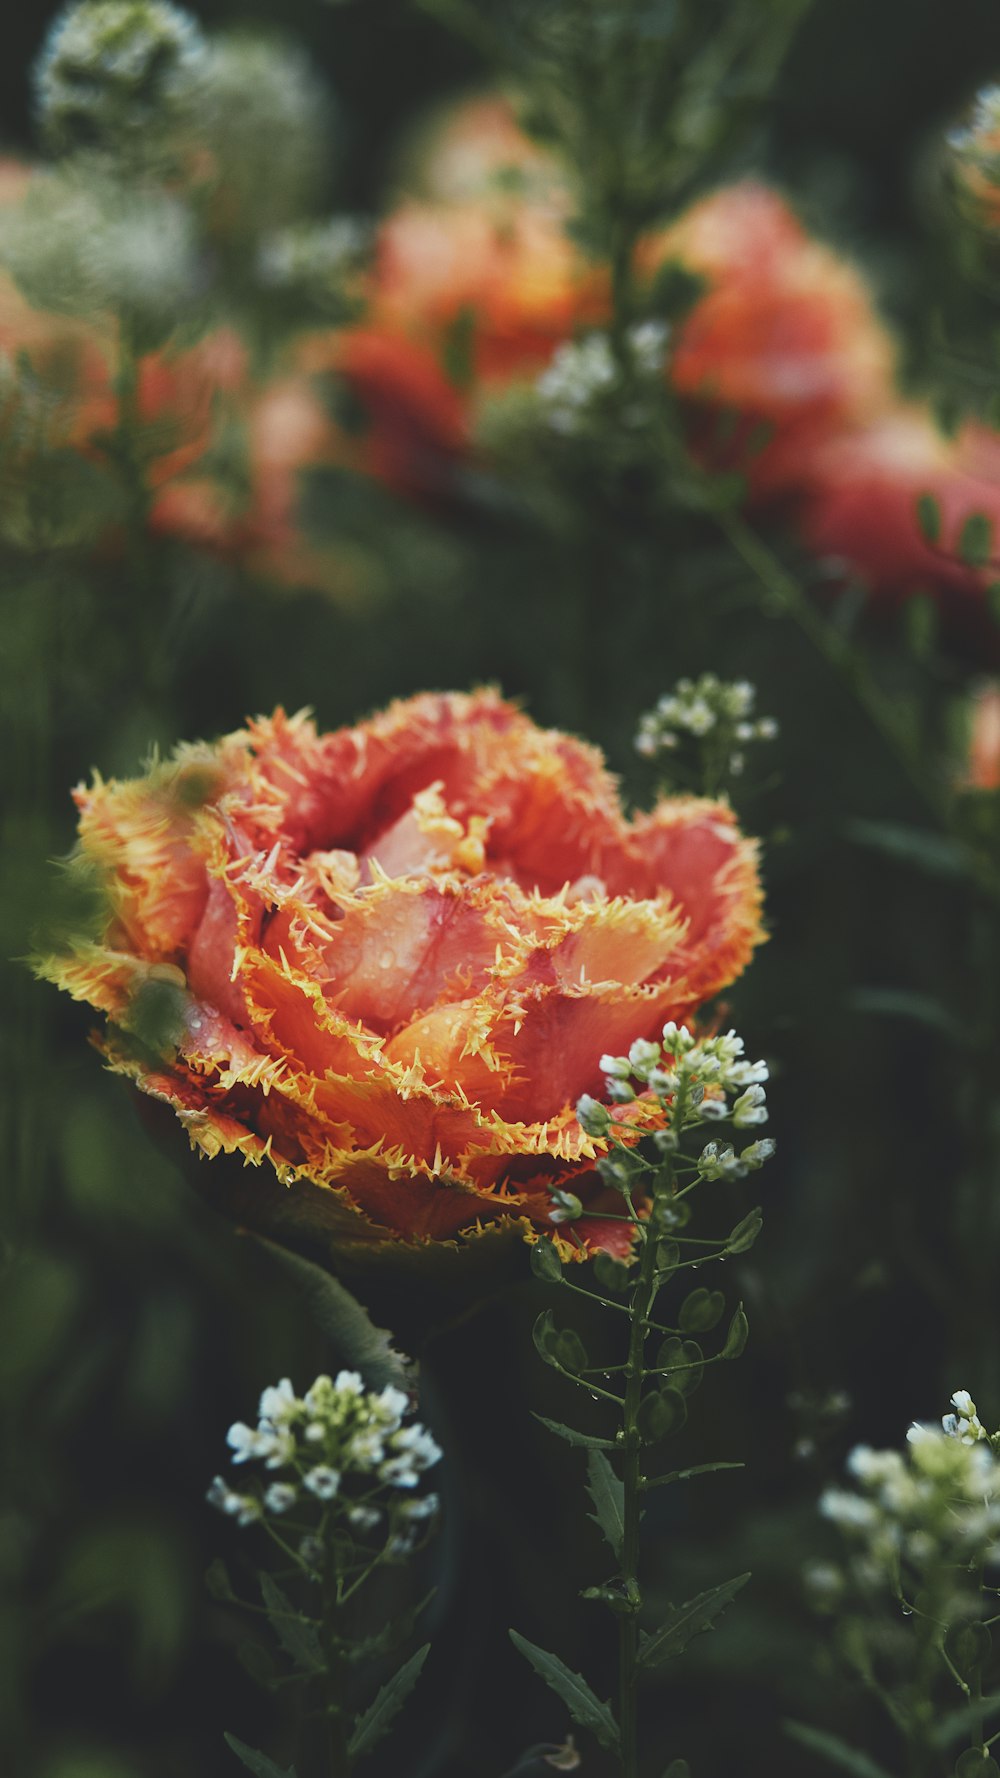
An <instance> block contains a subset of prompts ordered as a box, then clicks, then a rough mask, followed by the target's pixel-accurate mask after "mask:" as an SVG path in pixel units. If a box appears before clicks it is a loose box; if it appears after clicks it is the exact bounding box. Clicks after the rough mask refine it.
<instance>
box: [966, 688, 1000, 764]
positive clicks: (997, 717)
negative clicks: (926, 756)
mask: <svg viewBox="0 0 1000 1778" xmlns="http://www.w3.org/2000/svg"><path fill="white" fill-rule="evenodd" d="M969 715H970V718H971V723H970V734H969V763H968V769H967V771H966V773H965V776H964V778H962V780H961V783H960V788H961V789H963V790H987V791H991V790H1000V682H998V681H997V680H996V679H986V680H984V681H983V682H982V684H981V685H977V686H976V687H975V688H974V690H973V691H972V692H971V693H970V696H969Z"/></svg>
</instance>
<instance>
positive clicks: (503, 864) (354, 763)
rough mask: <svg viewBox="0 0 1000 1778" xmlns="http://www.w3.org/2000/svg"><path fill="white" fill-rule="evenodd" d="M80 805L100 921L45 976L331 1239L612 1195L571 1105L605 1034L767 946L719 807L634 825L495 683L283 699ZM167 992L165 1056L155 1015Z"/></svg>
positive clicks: (682, 1012)
mask: <svg viewBox="0 0 1000 1778" xmlns="http://www.w3.org/2000/svg"><path fill="white" fill-rule="evenodd" d="M77 802H78V804H79V808H80V833H81V846H82V850H83V853H84V855H85V856H86V857H87V858H88V859H89V860H91V861H93V862H94V863H95V864H96V865H97V866H98V867H100V869H101V870H102V871H103V872H104V874H105V880H106V883H107V887H108V893H109V896H110V908H111V913H110V917H109V921H108V925H107V930H106V932H105V934H104V936H103V941H102V942H100V943H95V944H80V945H78V946H76V947H75V948H74V950H73V951H72V953H70V954H68V955H62V956H56V957H51V958H49V959H47V960H46V961H45V962H44V963H43V964H42V965H41V969H42V973H43V974H45V975H46V976H47V977H48V978H49V979H50V980H52V981H54V982H56V983H58V984H59V985H60V986H61V987H63V988H65V989H67V990H68V991H69V992H70V993H71V994H72V995H73V996H74V997H75V998H77V999H79V1000H84V1001H88V1002H89V1003H90V1004H91V1005H92V1006H94V1007H97V1008H98V1009H100V1010H101V1011H102V1012H103V1013H105V1014H106V1015H107V1018H108V1025H107V1027H106V1029H105V1031H104V1033H103V1035H102V1037H101V1039H100V1047H101V1048H102V1050H103V1052H104V1054H105V1056H106V1057H107V1059H108V1062H109V1063H110V1065H111V1066H112V1067H113V1068H115V1069H117V1070H120V1071H121V1072H124V1073H126V1074H128V1075H130V1076H131V1077H132V1078H133V1079H134V1080H135V1081H136V1083H137V1084H138V1085H139V1087H141V1088H142V1090H143V1091H144V1092H146V1093H149V1094H151V1095H153V1097H154V1098H156V1099H159V1100H162V1101H165V1102H166V1103H167V1104H168V1105H170V1106H172V1107H173V1108H174V1110H175V1111H176V1113H177V1115H178V1117H179V1118H180V1120H181V1122H182V1124H183V1125H184V1127H185V1128H186V1130H187V1132H188V1135H189V1137H190V1140H191V1142H192V1144H193V1145H194V1146H195V1148H197V1149H199V1150H201V1152H202V1153H203V1154H206V1155H210V1156H211V1155H216V1154H219V1153H220V1152H225V1153H237V1154H240V1155H242V1157H243V1159H244V1161H246V1162H252V1163H254V1164H255V1165H260V1164H261V1163H263V1162H269V1163H270V1164H271V1166H272V1167H273V1168H274V1170H275V1172H276V1173H277V1176H278V1179H279V1180H280V1181H281V1182H282V1183H283V1184H284V1185H285V1186H287V1188H288V1190H287V1192H286V1193H285V1194H282V1198H283V1205H284V1208H283V1210H282V1214H283V1215H285V1216H287V1217H288V1218H291V1219H293V1220H296V1221H299V1222H301V1223H302V1224H303V1225H304V1226H306V1227H308V1228H310V1229H311V1230H312V1231H313V1232H314V1233H316V1234H320V1235H322V1234H324V1233H325V1234H326V1235H328V1236H329V1237H330V1239H331V1240H332V1241H333V1242H334V1244H335V1245H338V1246H340V1247H341V1248H351V1249H355V1250H356V1249H358V1248H359V1247H360V1248H364V1247H370V1246H371V1245H372V1244H374V1243H379V1242H385V1241H393V1242H396V1243H398V1242H399V1241H400V1240H402V1241H403V1242H411V1243H412V1242H416V1243H420V1242H427V1241H442V1240H449V1239H451V1238H453V1237H455V1236H458V1235H460V1234H471V1233H473V1232H475V1231H477V1230H481V1229H482V1228H483V1227H485V1226H487V1225H494V1224H497V1223H507V1224H510V1223H514V1224H519V1225H520V1226H521V1227H522V1229H523V1230H524V1232H525V1233H527V1234H528V1235H529V1236H531V1235H532V1233H533V1231H534V1230H535V1229H537V1228H539V1227H547V1228H549V1229H550V1232H551V1225H550V1224H549V1222H548V1215H549V1208H550V1203H549V1192H550V1190H551V1189H552V1188H553V1187H556V1186H560V1185H565V1183H566V1182H567V1181H572V1184H573V1190H574V1191H575V1192H577V1193H578V1194H580V1195H581V1196H582V1197H583V1198H584V1200H585V1202H586V1203H587V1204H588V1206H590V1207H591V1208H596V1209H598V1210H599V1209H600V1208H602V1207H603V1205H606V1204H607V1203H608V1202H613V1201H615V1200H613V1199H611V1200H609V1199H608V1198H607V1196H603V1197H602V1187H601V1182H600V1180H599V1178H598V1176H597V1175H596V1174H595V1172H594V1163H595V1159H596V1158H597V1157H598V1156H599V1155H600V1154H601V1153H602V1152H603V1151H604V1148H605V1146H606V1145H605V1143H604V1141H603V1140H602V1139H600V1138H593V1137H590V1136H588V1135H587V1134H586V1133H585V1132H584V1131H583V1130H582V1129H581V1127H580V1125H579V1123H578V1122H577V1119H576V1115H575V1110H574V1107H575V1104H576V1101H577V1099H578V1097H579V1095H580V1094H581V1093H583V1092H585V1091H591V1090H595V1089H596V1090H598V1091H600V1090H601V1079H602V1077H601V1074H600V1069H599V1067H598V1059H599V1057H600V1055H601V1053H602V1051H604V1050H607V1049H611V1050H612V1051H617V1050H620V1049H622V1048H623V1047H626V1048H627V1046H628V1044H629V1043H630V1042H631V1040H632V1039H633V1038H635V1037H637V1036H647V1035H652V1034H654V1033H655V1032H656V1031H657V1030H658V1028H659V1027H660V1026H661V1025H662V1024H663V1023H664V1021H665V1020H666V1019H668V1018H670V1019H672V1018H684V1017H687V1016H688V1015H690V1013H691V1012H692V1011H693V1009H695V1008H696V1007H697V1006H698V1005H699V1004H700V1003H701V1002H702V1001H703V1000H705V999H706V998H707V997H708V996H710V995H712V994H714V993H716V992H717V991H718V990H719V989H720V988H722V987H723V986H725V985H726V984H727V983H729V982H730V981H732V979H733V978H734V976H736V975H737V974H738V973H739V972H740V971H741V970H742V969H743V967H744V966H745V964H746V963H747V961H748V959H749V957H750V955H751V952H752V950H753V947H754V946H755V945H756V944H757V943H758V942H759V941H760V939H761V937H762V931H761V924H760V906H761V896H760V888H759V883H758V878H757V872H756V862H755V848H754V846H753V844H752V843H751V842H749V841H747V840H745V839H744V838H742V837H741V835H740V833H739V831H738V829H737V827H736V823H735V821H734V818H733V815H732V813H731V811H730V809H729V808H728V806H727V805H725V804H724V803H716V802H709V801H703V800H699V799H695V798H668V799H666V800H664V801H661V802H660V803H659V804H658V805H657V806H656V807H655V808H654V809H653V810H652V811H651V812H650V813H648V814H641V815H638V816H637V817H636V818H635V819H634V820H631V821H629V820H627V819H626V818H625V817H624V816H623V814H622V811H621V807H620V804H619V801H618V796H617V792H616V788H615V783H614V780H613V779H612V778H611V777H610V776H609V775H608V773H607V771H606V770H605V768H604V765H603V761H602V759H601V757H600V755H599V754H598V753H597V752H596V751H594V750H593V749H592V748H589V747H586V746H584V745H583V744H582V743H581V742H579V741H576V740H573V739H571V738H570V737H568V736H566V735H563V734H560V733H558V732H555V731H544V730H541V729H539V728H537V727H536V726H535V725H534V724H533V723H532V722H530V721H529V720H528V718H527V717H525V716H523V715H521V714H520V713H519V712H518V711H517V710H516V709H515V708H513V707H512V706H511V705H509V704H507V703H505V702H503V701H502V700H501V699H500V698H499V697H498V696H497V695H496V694H495V693H493V692H490V691H480V692H475V693H473V694H471V695H468V696H465V695H458V694H441V695H437V694H428V695H425V696H420V697H415V698H412V699H410V700H408V701H406V702H403V703H397V704H394V705H392V706H391V707H390V708H389V709H388V710H387V711H386V712H385V713H383V714H381V715H377V716H375V717H373V718H371V719H370V720H369V721H367V722H364V723H362V724H361V725H360V726H358V727H357V728H345V729H340V730H338V731H336V732H334V733H331V734H317V732H316V729H315V728H314V726H313V724H312V723H311V722H310V721H309V720H307V718H306V717H305V716H296V717H292V718H287V717H286V716H285V715H284V714H283V713H282V712H281V711H278V712H277V713H276V714H275V715H274V716H273V717H269V718H266V719H261V720H258V721H255V722H252V723H250V724H249V725H248V727H247V728H246V729H245V730H241V731H239V732H237V733H235V734H232V735H228V736H226V737H224V738H223V739H222V740H221V741H219V742H217V743H216V744H215V745H214V746H212V747H209V748H205V747H200V746H199V747H183V748H181V749H180V750H179V751H178V753H177V754H176V756H175V758H174V760H173V761H172V762H171V763H169V764H167V765H164V766H161V767H158V768H157V769H155V770H154V771H152V772H151V773H150V774H149V775H148V776H146V777H144V778H139V779H135V780H133V781H131V782H124V783H103V782H101V781H100V780H97V781H96V782H95V783H94V785H93V786H92V787H91V788H90V789H80V790H79V791H78V792H77ZM164 994H166V995H167V996H168V998H169V999H170V1002H171V1007H172V1012H171V1021H172V1040H173V1041H172V1046H171V1048H170V1049H169V1051H162V1052H161V1053H159V1054H156V1053H154V1052H153V1051H152V1050H151V1049H150V1048H149V1047H146V1048H143V1047H142V1044H141V1043H140V1042H139V1041H138V1037H137V1033H138V1034H140V1035H141V1033H142V1031H143V1029H144V1027H143V1018H144V1012H143V1009H144V1007H148V1003H149V996H150V995H153V996H154V997H155V996H156V995H161V996H162V995H164ZM265 1195H266V1194H265V1192H264V1191H262V1190H261V1189H260V1188H257V1189H256V1190H255V1189H254V1188H252V1187H250V1188H246V1189H245V1191H244V1192H243V1194H242V1197H241V1201H240V1210H239V1214H240V1215H241V1216H244V1217H245V1218H246V1219H247V1220H250V1221H253V1220H254V1219H255V1215H260V1214H261V1208H260V1206H261V1200H262V1199H263V1198H264V1197H265ZM580 1226H581V1227H582V1228H584V1229H585V1230H586V1231H587V1239H588V1240H589V1241H591V1242H593V1243H595V1244H602V1245H608V1246H612V1247H613V1246H615V1245H616V1244H617V1245H618V1246H619V1247H620V1244H621V1240H622V1234H621V1230H622V1227H623V1225H621V1224H618V1223H614V1224H610V1223H605V1222H602V1221H601V1220H599V1219H595V1220H586V1221H584V1222H583V1223H582V1224H581V1225H580ZM574 1250H575V1249H574Z"/></svg>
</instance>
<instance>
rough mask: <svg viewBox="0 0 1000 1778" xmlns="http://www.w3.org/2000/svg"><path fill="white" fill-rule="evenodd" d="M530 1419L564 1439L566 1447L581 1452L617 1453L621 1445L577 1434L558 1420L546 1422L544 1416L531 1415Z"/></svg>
mask: <svg viewBox="0 0 1000 1778" xmlns="http://www.w3.org/2000/svg"><path fill="white" fill-rule="evenodd" d="M532 1418H533V1419H535V1420H538V1421H540V1422H541V1424H542V1425H543V1426H546V1427H548V1430H549V1431H550V1432H554V1433H555V1435H556V1437H557V1438H564V1439H565V1440H566V1443H567V1444H568V1445H576V1446H578V1447H579V1449H580V1450H582V1451H619V1450H620V1449H621V1445H620V1444H619V1443H618V1441H617V1440H615V1439H613V1438H598V1437H597V1436H596V1434H594V1433H592V1432H577V1430H576V1428H575V1427H574V1426H564V1425H563V1424H562V1422H561V1421H560V1420H547V1419H546V1418H545V1415H544V1414H533V1415H532Z"/></svg>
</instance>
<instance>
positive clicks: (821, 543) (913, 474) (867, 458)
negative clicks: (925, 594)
mask: <svg viewBox="0 0 1000 1778" xmlns="http://www.w3.org/2000/svg"><path fill="white" fill-rule="evenodd" d="M803 481H804V483H806V486H805V488H804V495H805V497H804V500H803V502H802V506H801V512H800V527H801V531H802V535H803V537H804V539H805V541H806V543H807V544H808V546H809V548H810V549H811V550H812V551H813V552H814V553H815V554H817V555H822V556H830V557H833V558H839V559H840V560H841V561H843V562H846V563H847V564H849V566H850V567H851V569H852V570H853V571H854V572H855V573H857V574H858V575H860V577H861V578H862V579H863V580H864V581H866V582H867V583H868V584H869V585H871V586H873V587H877V588H878V589H879V590H880V591H881V592H884V593H889V594H891V593H897V594H906V593H909V592H914V591H918V590H920V589H924V590H927V591H934V590H941V589H947V590H949V591H950V592H953V593H967V594H972V595H974V596H975V597H976V599H977V601H978V600H979V599H980V598H981V595H982V591H983V588H984V586H985V585H986V584H987V582H988V581H990V580H995V579H996V574H997V566H996V563H997V557H998V556H1000V436H998V435H997V434H996V433H995V432H992V431H990V430H989V428H988V427H986V426H983V425H981V424H980V423H979V422H977V421H972V422H969V423H967V424H966V425H965V426H963V427H962V428H961V430H960V431H959V432H958V433H957V434H956V435H955V437H954V438H948V437H947V436H946V435H945V434H944V433H942V432H941V431H940V430H939V428H938V427H937V426H936V425H935V424H934V421H933V419H932V418H931V416H930V414H929V412H928V410H927V409H926V408H924V407H922V406H917V405H913V404H910V405H904V404H902V403H898V404H897V405H896V406H895V407H893V408H891V409H890V410H889V411H888V412H887V413H886V414H885V415H883V416H881V417H879V419H878V420H877V421H876V422H874V423H873V424H872V425H870V426H868V427H866V428H865V429H864V430H862V431H858V432H845V433H844V434H843V435H842V436H841V437H839V438H837V437H833V438H830V439H828V440H827V441H826V442H825V443H824V444H823V445H822V446H821V447H820V448H819V449H817V450H816V451H815V452H814V453H813V455H812V457H811V458H810V459H809V460H808V461H807V462H805V463H804V464H803ZM923 495H929V496H931V497H932V498H933V500H934V501H935V502H936V505H937V509H938V513H939V515H940V534H939V536H938V537H937V539H936V541H935V542H934V543H933V545H932V544H931V543H930V542H928V541H927V539H926V538H925V536H924V535H923V533H922V531H921V529H920V526H919V523H918V518H917V506H918V501H919V500H920V498H921V496H923ZM977 513H978V514H981V515H983V517H985V518H986V519H987V520H988V521H989V523H990V525H991V527H992V533H993V547H992V550H991V555H992V561H991V562H990V563H987V564H984V565H983V566H977V565H975V564H969V563H967V562H965V561H963V560H962V556H961V553H960V538H961V533H962V529H963V526H964V525H965V523H966V522H967V521H968V520H969V519H970V518H971V517H972V516H973V515H974V514H977Z"/></svg>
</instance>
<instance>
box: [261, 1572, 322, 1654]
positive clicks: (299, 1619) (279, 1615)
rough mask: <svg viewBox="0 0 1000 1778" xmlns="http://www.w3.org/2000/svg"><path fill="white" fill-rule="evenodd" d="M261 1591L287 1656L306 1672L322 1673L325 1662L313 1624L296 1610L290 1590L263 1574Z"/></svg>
mask: <svg viewBox="0 0 1000 1778" xmlns="http://www.w3.org/2000/svg"><path fill="white" fill-rule="evenodd" d="M260 1592H261V1598H262V1599H263V1601H264V1605H265V1608H266V1611H267V1617H268V1622H269V1624H270V1625H271V1628H272V1630H273V1631H274V1634H275V1635H276V1637H277V1638H278V1641H279V1642H280V1643H281V1646H282V1648H283V1649H284V1651H285V1653H286V1655H290V1656H291V1658H292V1660H293V1661H294V1662H295V1665H296V1666H297V1667H300V1668H301V1669H302V1671H303V1673H322V1672H323V1670H324V1667H325V1665H326V1663H325V1661H324V1660H323V1650H322V1649H321V1647H320V1642H319V1637H318V1636H317V1634H316V1631H315V1630H314V1628H313V1626H312V1624H309V1623H307V1622H306V1621H305V1619H304V1618H303V1616H302V1614H301V1612H298V1611H296V1609H295V1607H294V1605H293V1604H292V1602H291V1600H290V1599H289V1597H288V1595H287V1593H284V1592H282V1590H281V1588H280V1587H279V1585H278V1583H277V1581H275V1580H272V1579H271V1576H270V1575H269V1574H262V1575H261V1576H260Z"/></svg>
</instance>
